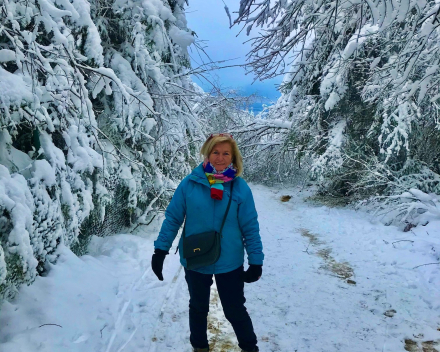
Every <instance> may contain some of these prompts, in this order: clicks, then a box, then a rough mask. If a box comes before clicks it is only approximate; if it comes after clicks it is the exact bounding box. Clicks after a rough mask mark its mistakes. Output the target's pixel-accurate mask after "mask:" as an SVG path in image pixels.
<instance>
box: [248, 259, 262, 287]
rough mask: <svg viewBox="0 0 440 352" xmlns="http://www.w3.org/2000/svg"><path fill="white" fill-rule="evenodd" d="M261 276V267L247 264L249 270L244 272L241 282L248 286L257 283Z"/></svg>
mask: <svg viewBox="0 0 440 352" xmlns="http://www.w3.org/2000/svg"><path fill="white" fill-rule="evenodd" d="M262 274H263V266H262V265H255V264H249V268H248V270H247V271H245V272H244V275H243V281H244V282H247V283H248V284H250V283H251V282H255V281H258V280H259V279H260V277H261V275H262Z"/></svg>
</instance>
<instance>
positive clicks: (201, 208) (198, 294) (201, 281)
mask: <svg viewBox="0 0 440 352" xmlns="http://www.w3.org/2000/svg"><path fill="white" fill-rule="evenodd" d="M201 154H202V155H203V156H204V162H203V163H201V164H200V165H199V166H198V167H196V168H195V169H194V170H193V171H192V173H191V174H190V175H189V176H187V177H186V178H185V179H184V180H183V181H182V182H181V183H180V185H179V186H178V187H177V189H176V191H175V193H174V196H173V198H172V200H171V202H170V204H169V205H168V208H167V210H166V212H165V220H164V222H163V224H162V228H161V230H160V233H159V237H158V238H157V240H156V241H155V242H154V247H155V251H154V254H153V258H152V263H151V265H152V269H153V271H154V273H155V274H156V275H157V277H158V279H159V280H163V276H162V268H163V262H164V259H165V256H166V255H167V254H168V251H169V249H170V248H171V245H172V243H173V241H174V239H175V237H176V235H177V231H178V230H179V228H180V226H181V225H182V223H183V221H184V220H185V221H186V222H185V236H186V237H189V236H191V235H194V234H200V233H203V232H206V231H211V230H215V231H219V229H220V228H221V226H222V222H223V218H224V216H225V214H226V213H227V216H226V220H225V222H224V227H223V231H222V238H221V255H220V258H219V259H218V261H217V262H215V263H214V264H212V265H208V266H205V267H201V268H198V269H194V270H188V269H187V261H186V260H185V258H183V255H182V253H183V250H182V238H181V239H180V241H179V251H180V262H181V264H182V265H183V266H184V267H185V279H186V282H187V283H188V291H189V295H190V301H189V326H190V331H191V336H190V342H191V345H192V346H193V348H194V351H199V352H202V351H209V345H208V339H207V332H206V330H207V317H208V311H209V293H210V286H211V285H212V282H213V281H212V275H214V276H215V281H216V284H217V290H218V293H219V296H220V300H221V303H222V306H223V311H224V313H225V316H226V318H227V319H228V320H229V322H230V323H231V325H232V327H233V328H234V331H235V334H236V335H237V339H238V345H239V347H240V348H241V349H242V351H244V352H255V351H258V347H257V337H256V336H255V333H254V329H253V326H252V321H251V319H250V317H249V314H248V313H247V310H246V308H245V306H244V303H245V301H246V299H245V297H244V282H247V283H250V282H255V281H257V280H258V279H259V278H260V277H261V274H262V266H263V259H264V255H263V251H262V249H263V246H262V243H261V238H260V233H259V225H258V219H257V212H256V210H255V204H254V199H253V197H252V193H251V190H250V188H249V186H248V185H247V183H246V182H245V181H244V180H243V179H242V178H241V177H239V175H240V174H241V173H242V171H243V162H242V157H241V154H240V151H239V150H238V147H237V143H236V142H235V140H234V139H233V138H232V136H231V135H229V134H226V133H221V134H213V135H211V136H210V137H209V138H208V139H207V140H206V142H205V143H204V144H203V146H202V149H201ZM232 183H233V187H232V201H231V202H230V207H229V209H228V212H226V209H227V208H228V203H229V198H230V197H231V185H232ZM244 249H246V252H247V257H248V263H249V268H248V270H247V271H246V272H244V271H243V262H244Z"/></svg>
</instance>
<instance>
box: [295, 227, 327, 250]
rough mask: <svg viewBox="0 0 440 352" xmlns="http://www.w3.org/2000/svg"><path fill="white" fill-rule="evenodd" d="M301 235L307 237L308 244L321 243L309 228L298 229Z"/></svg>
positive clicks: (315, 244)
mask: <svg viewBox="0 0 440 352" xmlns="http://www.w3.org/2000/svg"><path fill="white" fill-rule="evenodd" d="M299 231H300V233H301V236H303V237H306V238H308V239H309V242H310V244H312V245H314V246H317V245H320V244H323V242H321V241H319V240H318V236H317V235H315V234H313V233H311V232H310V231H309V230H307V229H299Z"/></svg>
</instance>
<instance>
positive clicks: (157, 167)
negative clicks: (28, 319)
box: [0, 0, 440, 301]
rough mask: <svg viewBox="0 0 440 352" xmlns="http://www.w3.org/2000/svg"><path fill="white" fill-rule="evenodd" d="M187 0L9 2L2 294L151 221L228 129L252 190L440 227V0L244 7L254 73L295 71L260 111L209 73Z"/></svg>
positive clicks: (0, 75) (3, 36) (3, 53)
mask: <svg viewBox="0 0 440 352" xmlns="http://www.w3.org/2000/svg"><path fill="white" fill-rule="evenodd" d="M187 6H188V3H187V1H185V0H148V1H141V0H112V1H104V0H89V1H88V0H1V2H0V11H1V13H0V17H1V25H0V87H1V88H0V104H1V109H0V301H1V300H4V299H12V298H13V297H15V296H16V294H17V292H18V290H19V288H20V287H21V286H22V285H30V284H31V283H33V282H34V281H35V279H36V277H37V276H40V275H44V273H45V270H46V268H47V265H48V264H54V263H56V261H57V258H58V256H59V253H58V248H59V246H60V245H63V246H65V247H68V248H70V249H71V250H72V251H73V252H74V253H75V254H76V255H83V254H86V253H87V248H88V245H89V243H90V240H91V238H92V236H93V235H95V236H98V237H105V236H109V235H112V234H115V233H120V232H121V231H122V230H123V231H126V232H130V231H133V230H134V229H136V228H137V227H139V226H141V225H142V226H144V225H148V224H150V223H151V222H152V221H153V220H154V219H155V218H156V217H157V216H158V215H160V214H161V213H163V212H164V210H165V208H166V206H167V204H168V202H169V201H170V199H171V197H172V195H173V192H174V190H175V188H176V187H177V185H178V183H179V182H180V180H181V179H182V178H183V177H184V176H186V175H187V174H188V173H189V172H190V171H191V169H192V168H194V167H195V166H196V165H197V164H198V163H199V161H200V158H199V150H200V147H201V145H202V143H203V142H204V140H205V137H206V136H207V135H208V134H210V133H212V132H224V131H227V132H230V133H232V134H233V135H234V139H236V140H237V141H238V143H239V146H240V148H241V150H242V151H243V156H244V162H245V166H246V167H245V170H246V172H245V175H244V177H245V178H246V179H247V180H249V181H252V182H253V183H256V184H264V185H278V184H283V185H290V184H301V185H303V187H311V186H313V187H314V189H315V192H314V195H312V198H313V199H316V200H318V201H321V202H324V203H326V204H338V205H343V206H348V207H354V208H356V209H363V210H366V211H368V212H371V213H372V214H375V215H374V216H378V217H380V219H381V221H382V222H383V223H384V224H385V225H392V226H398V227H399V228H400V229H402V230H403V231H409V230H411V228H414V227H416V226H422V225H426V224H428V223H429V222H430V221H432V220H434V219H437V220H438V219H439V218H440V69H439V61H440V3H439V2H438V1H434V0H417V1H414V0H376V1H373V0H351V1H348V0H272V1H271V0H259V1H256V0H240V1H238V0H237V1H236V8H235V9H229V8H228V7H226V11H225V16H230V20H231V26H238V27H240V28H242V34H241V35H242V36H243V40H248V39H250V40H251V42H252V50H251V51H250V52H249V54H248V56H247V62H246V64H245V67H246V69H247V70H248V71H249V72H250V73H251V74H252V75H254V76H255V78H256V79H261V80H264V79H267V78H271V77H274V76H277V75H282V76H283V83H282V84H281V85H280V86H279V92H280V97H279V99H278V100H277V101H276V103H275V104H273V105H269V106H267V107H266V108H265V109H264V110H263V111H262V112H261V113H259V114H256V115H255V114H253V113H251V112H250V111H249V110H247V109H245V108H243V105H245V104H243V102H245V101H246V99H247V98H246V97H241V96H237V95H235V94H233V92H232V93H231V92H224V91H221V90H220V89H216V87H213V89H212V91H210V92H204V91H203V90H202V89H201V88H200V87H199V86H198V85H197V84H196V83H195V82H194V81H193V78H192V77H194V75H203V69H200V68H196V67H191V61H190V58H189V54H188V48H189V47H190V46H195V45H197V42H196V37H195V34H194V33H193V32H192V30H191V29H190V28H189V26H188V23H187V20H186V17H185V9H186V7H187ZM255 29H258V35H254V34H253V33H255V31H253V30H255ZM246 35H249V37H247V36H246Z"/></svg>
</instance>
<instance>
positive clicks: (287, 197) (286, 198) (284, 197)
mask: <svg viewBox="0 0 440 352" xmlns="http://www.w3.org/2000/svg"><path fill="white" fill-rule="evenodd" d="M290 198H292V196H287V195H286V196H281V198H280V200H281V201H282V202H288V201H289V200H290Z"/></svg>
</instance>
